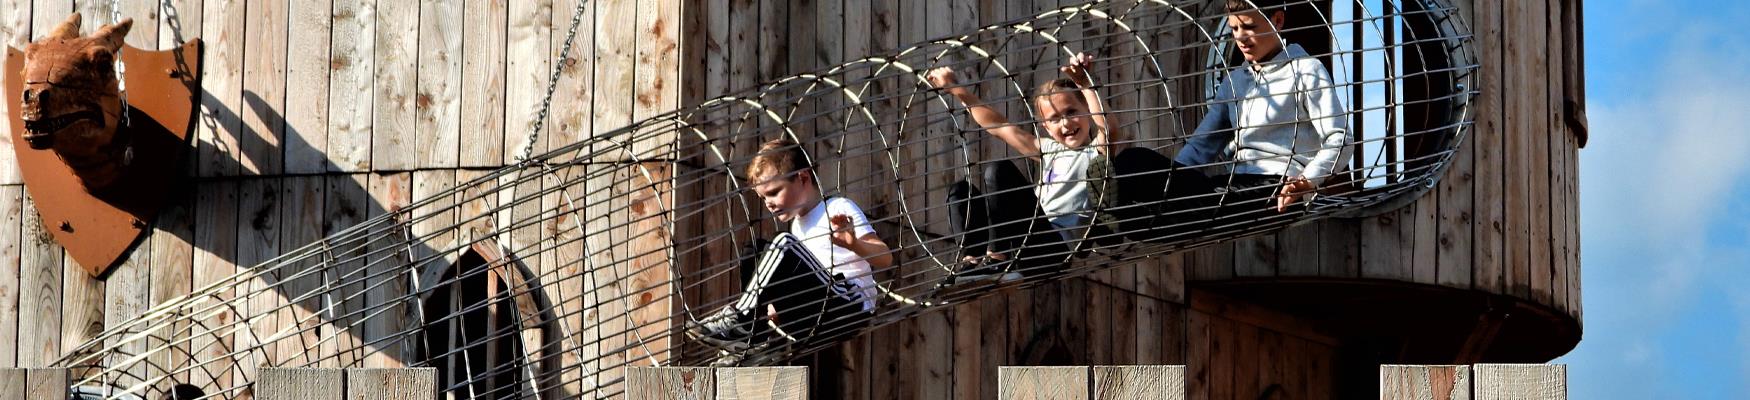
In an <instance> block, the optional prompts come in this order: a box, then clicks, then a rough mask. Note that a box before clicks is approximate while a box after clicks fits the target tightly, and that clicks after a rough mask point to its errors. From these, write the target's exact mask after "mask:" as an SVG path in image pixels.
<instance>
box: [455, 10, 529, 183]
mask: <svg viewBox="0 0 1750 400" xmlns="http://www.w3.org/2000/svg"><path fill="white" fill-rule="evenodd" d="M463 7H464V10H465V11H464V12H463V13H462V18H463V19H462V32H463V35H462V55H461V57H462V75H461V79H462V82H461V87H462V93H467V94H468V95H467V96H461V104H462V106H461V110H459V117H460V118H461V121H462V122H461V124H462V125H461V130H462V132H461V154H460V155H459V157H460V160H459V165H460V166H463V167H484V166H493V165H499V164H501V163H502V162H503V161H504V158H505V156H504V138H505V134H506V133H505V125H504V121H505V118H504V116H505V112H506V111H505V94H506V90H508V89H507V86H506V85H507V84H508V83H507V81H506V75H505V74H506V73H507V71H506V70H505V68H506V67H505V63H506V62H507V60H506V59H505V54H506V50H505V47H506V46H505V38H506V36H507V29H509V22H508V18H509V16H510V14H509V13H510V6H509V5H508V4H506V2H505V1H504V0H489V1H469V2H466V3H465V5H464V6H463ZM517 112H526V111H521V110H518V111H517Z"/></svg>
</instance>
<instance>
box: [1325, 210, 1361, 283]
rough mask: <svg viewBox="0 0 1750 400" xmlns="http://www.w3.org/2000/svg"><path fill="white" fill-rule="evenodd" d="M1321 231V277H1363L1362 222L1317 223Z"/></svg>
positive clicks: (1330, 220) (1329, 220)
mask: <svg viewBox="0 0 1750 400" xmlns="http://www.w3.org/2000/svg"><path fill="white" fill-rule="evenodd" d="M1314 225H1317V226H1318V230H1319V275H1320V276H1325V277H1332V278H1355V277H1360V276H1361V220H1359V219H1349V218H1340V219H1339V218H1332V219H1326V220H1323V221H1319V222H1315V223H1314Z"/></svg>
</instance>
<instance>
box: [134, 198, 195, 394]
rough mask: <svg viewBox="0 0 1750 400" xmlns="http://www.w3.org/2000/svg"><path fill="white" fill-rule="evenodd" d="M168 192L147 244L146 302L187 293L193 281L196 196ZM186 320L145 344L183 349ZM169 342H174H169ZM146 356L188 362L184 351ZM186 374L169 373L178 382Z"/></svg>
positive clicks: (167, 363)
mask: <svg viewBox="0 0 1750 400" xmlns="http://www.w3.org/2000/svg"><path fill="white" fill-rule="evenodd" d="M182 191H183V192H184V194H182V195H177V196H172V197H171V198H170V200H169V201H168V204H167V205H166V206H165V208H164V210H162V211H159V212H158V219H157V221H154V224H155V225H156V227H155V230H154V232H152V238H151V240H152V241H151V243H150V244H141V246H150V247H151V257H152V259H151V266H152V272H151V274H152V293H151V295H150V296H151V297H150V300H149V304H153V305H157V304H163V303H164V302H166V301H167V300H170V299H174V298H177V297H182V296H187V295H188V294H189V292H190V291H191V290H192V289H193V285H194V281H193V279H194V254H195V249H194V241H195V240H194V238H195V233H194V217H195V211H194V205H193V203H192V202H193V201H194V200H195V198H196V197H197V196H196V195H194V194H188V193H187V187H184V189H183V190H182ZM188 326H189V325H188V323H187V322H186V321H182V320H179V321H178V322H176V323H172V324H171V325H170V326H167V327H164V328H160V329H159V331H160V332H162V333H163V334H162V335H159V337H154V338H151V339H150V340H148V341H147V343H148V345H149V346H153V347H158V346H170V347H171V348H181V349H183V350H187V348H188V345H189V344H190V343H189V342H188V339H189V336H188V334H189V329H188ZM171 343H177V344H176V345H172V344H171ZM147 360H148V361H149V362H150V363H151V364H152V365H158V366H163V367H164V368H167V369H169V370H176V369H178V368H182V367H185V366H187V365H188V354H187V353H185V352H184V351H159V352H155V353H153V354H152V355H151V356H150V357H148V358H147ZM187 376H188V374H187V373H182V374H177V375H176V376H173V377H172V378H174V379H176V380H177V381H178V382H186V381H187V380H188V379H187ZM169 386H170V385H169V384H163V385H159V386H158V387H159V388H160V389H168V388H169Z"/></svg>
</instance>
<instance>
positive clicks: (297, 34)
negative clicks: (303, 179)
mask: <svg viewBox="0 0 1750 400" xmlns="http://www.w3.org/2000/svg"><path fill="white" fill-rule="evenodd" d="M290 3H291V4H289V5H287V6H285V7H286V14H287V15H288V16H289V17H287V20H288V21H290V28H289V29H287V30H286V39H285V46H286V49H288V50H289V51H290V53H289V54H288V55H287V56H286V64H285V72H286V75H285V78H286V79H285V81H286V87H285V90H286V91H285V93H286V97H285V134H284V137H285V140H284V141H283V143H284V147H285V148H284V150H285V151H284V155H283V157H284V160H285V172H286V173H290V174H313V173H321V172H327V171H329V165H328V100H329V97H328V78H329V76H328V74H329V71H330V70H331V69H333V67H334V65H333V64H331V63H330V58H329V55H330V53H329V51H330V49H329V47H328V45H329V35H330V34H331V33H330V32H329V30H330V26H329V24H330V23H331V22H332V21H333V19H331V18H330V16H329V13H330V12H331V11H332V10H333V8H334V4H333V3H332V0H294V1H291V2H290Z"/></svg>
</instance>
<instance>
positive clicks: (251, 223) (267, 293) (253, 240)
mask: <svg viewBox="0 0 1750 400" xmlns="http://www.w3.org/2000/svg"><path fill="white" fill-rule="evenodd" d="M280 184H281V178H257V179H249V180H244V181H240V182H238V187H237V189H238V194H237V196H238V198H237V213H238V216H237V221H236V222H237V226H236V227H235V228H233V229H235V232H237V239H236V240H237V258H236V265H238V266H239V267H241V268H244V269H247V268H251V267H254V266H256V265H258V264H261V263H262V262H265V261H267V260H269V259H272V258H273V257H275V256H278V255H279V254H280V247H279V246H280V237H279V234H280V227H281V226H282V224H281V223H280V212H279V210H280V208H281V204H280V201H279V198H280V197H279V196H280V194H281V193H280ZM240 283H241V285H239V289H240V290H239V291H238V292H237V296H238V297H239V298H241V300H240V301H239V302H240V303H242V307H243V308H242V310H241V312H242V314H241V315H238V316H237V318H238V321H239V322H241V324H240V325H244V326H245V327H246V328H247V329H248V330H247V331H240V332H237V334H236V337H235V339H234V340H235V342H234V343H236V348H238V349H250V348H257V347H259V348H261V351H260V352H250V353H246V354H242V355H239V356H237V357H234V358H235V359H237V360H238V363H237V370H236V371H235V372H236V377H235V378H234V379H236V381H237V382H249V381H251V380H253V379H255V377H257V376H258V375H257V374H256V369H257V367H258V366H261V365H284V364H281V362H282V361H284V359H283V358H281V357H280V355H279V350H280V348H279V346H277V345H270V346H263V343H261V340H262V339H263V338H267V337H271V336H274V335H277V334H279V333H280V329H281V328H283V326H282V325H281V324H280V322H281V321H282V320H284V319H289V318H288V317H286V316H285V315H282V313H284V312H287V311H288V310H287V309H285V308H282V306H283V305H285V304H286V303H287V301H286V297H284V295H285V293H284V292H283V291H284V290H285V286H283V285H282V281H280V280H279V279H277V277H276V276H275V274H273V273H269V274H263V275H262V276H261V277H258V278H255V279H250V280H248V281H245V282H240ZM294 354H295V353H294ZM258 356H259V357H258Z"/></svg>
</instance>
